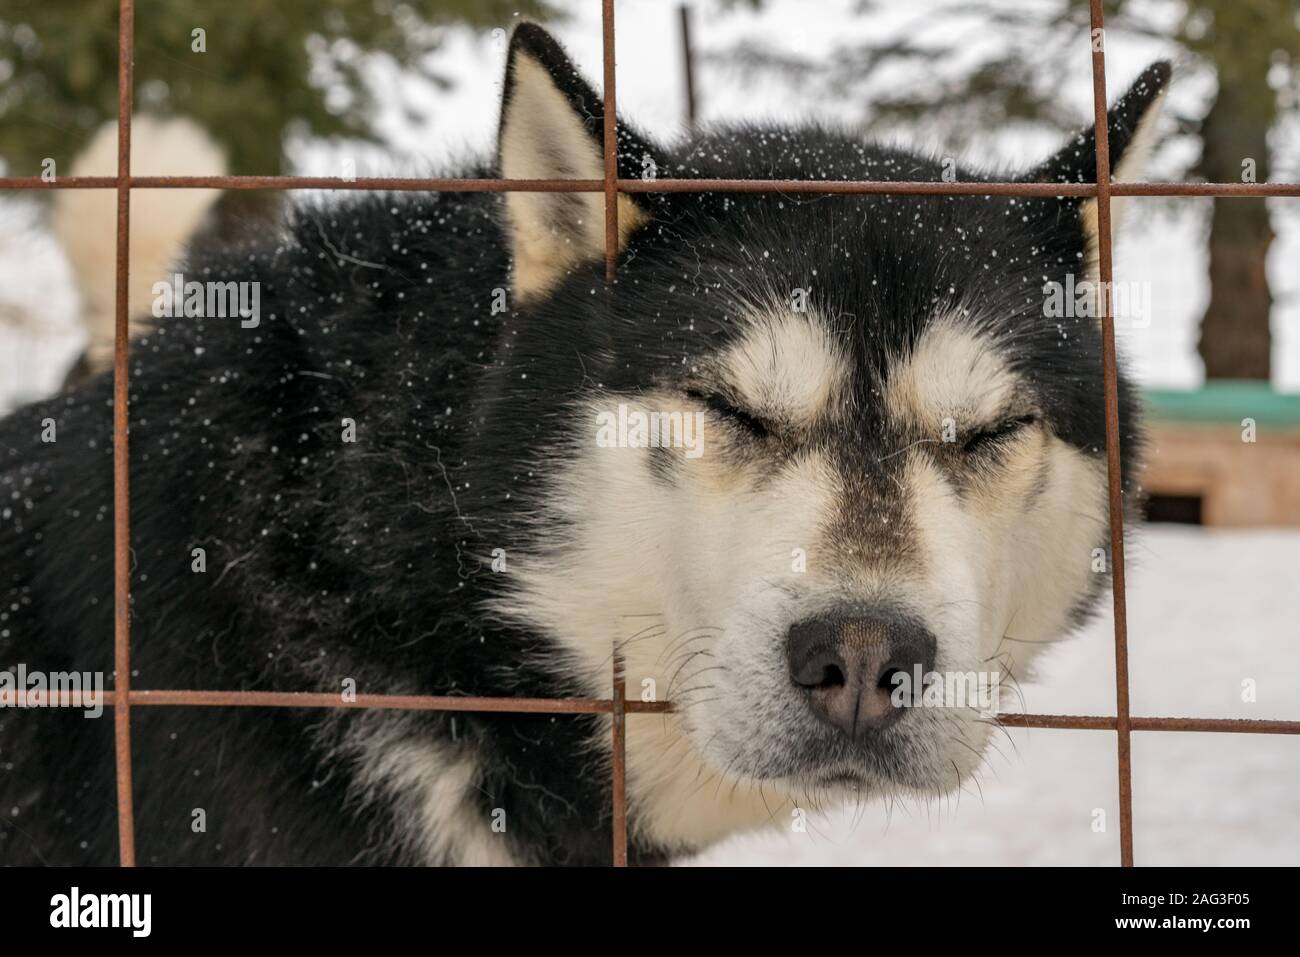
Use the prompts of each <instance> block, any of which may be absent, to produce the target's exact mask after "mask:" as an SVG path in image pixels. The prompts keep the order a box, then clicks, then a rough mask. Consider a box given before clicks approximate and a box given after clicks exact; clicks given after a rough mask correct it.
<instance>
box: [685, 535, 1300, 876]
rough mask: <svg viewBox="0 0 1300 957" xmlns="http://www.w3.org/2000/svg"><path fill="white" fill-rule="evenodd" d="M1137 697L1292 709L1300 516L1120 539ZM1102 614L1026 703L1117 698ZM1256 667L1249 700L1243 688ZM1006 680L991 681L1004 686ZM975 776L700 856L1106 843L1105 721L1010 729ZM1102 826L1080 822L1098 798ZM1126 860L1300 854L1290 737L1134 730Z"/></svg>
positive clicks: (1066, 705)
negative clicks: (971, 782) (1242, 528)
mask: <svg viewBox="0 0 1300 957" xmlns="http://www.w3.org/2000/svg"><path fill="white" fill-rule="evenodd" d="M1130 563H1131V566H1132V567H1131V568H1130V574H1129V580H1130V585H1129V592H1128V595H1129V616H1128V621H1129V648H1130V663H1129V670H1130V678H1131V687H1132V708H1133V713H1134V714H1136V715H1159V716H1171V715H1183V716H1187V715H1191V716H1196V717H1210V718H1228V717H1233V718H1285V719H1289V720H1297V719H1300V668H1297V666H1296V654H1297V646H1298V645H1300V589H1297V588H1296V587H1295V582H1296V572H1297V569H1300V532H1281V531H1252V532H1239V531H1231V532H1230V531H1207V530H1203V529H1193V528H1181V527H1173V526H1152V527H1149V528H1148V529H1146V530H1145V531H1144V532H1143V533H1142V535H1141V538H1140V540H1139V542H1138V544H1137V545H1136V546H1135V547H1133V548H1132V550H1131V559H1130ZM1113 647H1114V646H1113V638H1112V631H1111V618H1110V616H1109V615H1107V616H1106V617H1105V618H1104V619H1103V620H1099V621H1097V622H1096V623H1094V624H1093V625H1092V626H1091V627H1089V628H1088V629H1087V630H1086V631H1085V632H1084V633H1082V634H1081V635H1079V636H1078V637H1077V638H1075V639H1073V640H1070V641H1068V642H1064V643H1062V644H1061V645H1060V647H1059V648H1056V649H1052V650H1051V651H1049V652H1048V653H1047V654H1046V655H1045V656H1044V657H1045V659H1046V660H1045V661H1044V662H1043V664H1042V666H1041V667H1040V669H1039V670H1040V674H1039V675H1038V677H1037V679H1036V680H1033V681H1026V682H1023V684H1022V691H1023V694H1024V703H1023V708H1018V709H1016V710H1026V711H1033V712H1052V713H1058V714H1113V713H1114V707H1115V683H1114V682H1115V670H1114V657H1113V656H1114V650H1113ZM1247 678H1251V679H1254V680H1255V682H1256V685H1257V689H1258V700H1257V703H1255V704H1245V703H1243V702H1242V701H1241V687H1242V682H1243V680H1245V679H1247ZM1008 697H1009V696H1008V695H1007V694H1005V692H1004V694H1003V699H1004V706H1006V705H1005V699H1006V698H1008ZM1010 736H1011V741H1013V742H1014V747H1013V746H1012V744H1011V742H1009V741H1008V740H1007V739H1006V738H1005V737H999V739H997V744H998V747H999V748H1000V749H1001V751H1002V754H1000V755H999V754H996V753H995V754H992V755H991V757H990V759H989V762H988V766H987V767H986V768H985V769H984V770H983V771H982V772H981V774H980V780H979V787H978V788H976V787H974V786H968V787H967V789H966V791H965V792H964V793H962V794H961V795H960V797H959V798H952V799H944V800H942V801H937V802H934V803H931V804H930V805H929V806H928V807H927V806H923V805H922V806H918V805H917V804H915V803H912V804H907V805H903V804H895V805H894V806H893V810H892V814H890V813H889V812H888V810H887V808H886V807H885V806H884V805H883V804H882V803H874V804H869V805H867V806H866V807H865V808H864V809H862V810H860V811H859V812H858V818H859V819H858V821H857V823H856V825H855V824H854V822H853V820H852V815H851V814H850V813H849V812H847V811H846V812H844V813H838V814H835V815H830V816H828V818H823V819H820V820H815V821H814V822H812V823H813V824H814V826H812V827H810V828H809V829H808V831H807V832H806V833H802V834H795V833H788V832H774V833H770V834H759V835H750V836H746V837H743V838H738V839H735V840H732V841H730V842H729V843H727V844H724V845H722V846H719V847H717V848H715V849H713V850H711V851H709V852H708V853H706V854H704V855H702V856H701V857H700V858H698V862H699V863H701V864H744V865H790V864H795V865H836V864H840V865H850V864H897V865H912V864H917V865H920V864H936V865H967V864H1000V865H1014V864H1034V865H1064V864H1087V865H1110V864H1114V863H1116V862H1117V861H1118V859H1119V822H1118V816H1117V815H1118V805H1117V799H1116V788H1117V785H1116V782H1117V771H1116V758H1115V735H1114V734H1113V733H1111V732H1093V731H1046V730H1037V729H1035V730H1012V731H1010ZM1097 809H1101V810H1102V811H1104V812H1105V831H1104V832H1100V833H1099V832H1095V831H1094V830H1093V826H1094V820H1095V815H1096V810H1097ZM1133 817H1134V855H1135V858H1136V860H1137V863H1139V864H1152V865H1153V864H1171V865H1190V864H1210V865H1226V864H1254V865H1259V864H1278V865H1282V864H1285V865H1296V864H1300V740H1298V739H1296V738H1295V737H1291V736H1283V735H1235V734H1234V735H1228V734H1186V733H1181V732H1180V733H1156V732H1135V734H1134V737H1133Z"/></svg>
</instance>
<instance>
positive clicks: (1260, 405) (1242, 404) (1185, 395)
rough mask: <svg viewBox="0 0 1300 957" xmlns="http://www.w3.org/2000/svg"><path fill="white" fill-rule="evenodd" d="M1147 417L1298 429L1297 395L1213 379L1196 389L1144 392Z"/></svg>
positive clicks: (1260, 384) (1299, 403)
mask: <svg viewBox="0 0 1300 957" xmlns="http://www.w3.org/2000/svg"><path fill="white" fill-rule="evenodd" d="M1143 397H1144V398H1145V400H1146V406H1147V414H1148V415H1149V416H1150V417H1151V418H1152V419H1155V420H1157V421H1161V422H1186V423H1189V424H1190V423H1201V424H1206V425H1212V424H1213V425H1218V424H1232V425H1234V426H1240V425H1241V420H1242V419H1254V420H1255V423H1256V424H1257V425H1275V426H1276V425H1281V426H1290V427H1294V428H1297V429H1300V394H1293V393H1285V392H1274V391H1273V389H1272V387H1271V386H1270V385H1269V384H1268V383H1267V382H1259V381H1255V380H1249V379H1215V380H1211V381H1210V382H1207V383H1206V384H1205V385H1204V386H1202V387H1201V388H1199V389H1192V390H1183V389H1147V390H1146V391H1145V393H1144V396H1143Z"/></svg>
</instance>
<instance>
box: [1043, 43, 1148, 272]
mask: <svg viewBox="0 0 1300 957" xmlns="http://www.w3.org/2000/svg"><path fill="white" fill-rule="evenodd" d="M1169 75H1170V66H1169V61H1167V60H1159V61H1157V62H1155V63H1153V64H1151V65H1150V66H1149V67H1147V68H1146V69H1145V70H1143V71H1142V75H1141V76H1139V77H1138V78H1137V79H1136V80H1135V81H1134V82H1133V85H1132V86H1130V87H1129V89H1128V92H1127V93H1125V94H1124V95H1123V96H1122V97H1120V98H1119V100H1117V101H1116V103H1115V105H1114V106H1112V107H1111V108H1110V111H1109V112H1108V113H1107V114H1106V131H1107V139H1108V141H1109V146H1110V171H1111V179H1112V180H1118V181H1130V180H1132V179H1134V178H1136V177H1137V176H1140V175H1141V173H1142V170H1143V168H1144V167H1145V166H1146V161H1147V159H1148V157H1149V156H1150V152H1151V145H1152V141H1153V139H1154V132H1155V127H1156V120H1157V119H1158V117H1159V115H1160V104H1161V101H1162V100H1163V99H1164V95H1165V90H1166V89H1167V88H1168V86H1169ZM1025 180H1027V181H1029V182H1032V183H1093V182H1096V180H1097V131H1096V128H1095V127H1089V128H1088V129H1087V130H1084V131H1083V132H1081V133H1078V134H1076V135H1075V136H1073V137H1071V139H1070V141H1069V142H1068V143H1066V144H1065V146H1064V147H1063V148H1062V149H1061V150H1060V151H1059V152H1057V153H1056V155H1055V156H1053V157H1052V158H1051V159H1049V160H1048V161H1047V162H1045V163H1043V164H1042V165H1041V166H1038V167H1037V168H1036V169H1034V171H1033V172H1031V173H1030V174H1029V175H1028V176H1026V177H1025ZM1068 202H1069V203H1070V204H1071V205H1074V204H1077V208H1078V213H1079V219H1080V222H1081V225H1082V229H1083V234H1084V241H1085V247H1086V251H1087V252H1086V255H1087V268H1088V273H1089V275H1092V274H1093V273H1095V271H1096V263H1097V201H1096V200H1095V199H1091V198H1089V199H1083V200H1078V199H1075V200H1068ZM1121 206H1122V203H1121V202H1120V201H1119V200H1112V201H1111V207H1112V214H1111V224H1112V228H1113V227H1114V226H1115V225H1116V224H1118V222H1119V220H1120V207H1121Z"/></svg>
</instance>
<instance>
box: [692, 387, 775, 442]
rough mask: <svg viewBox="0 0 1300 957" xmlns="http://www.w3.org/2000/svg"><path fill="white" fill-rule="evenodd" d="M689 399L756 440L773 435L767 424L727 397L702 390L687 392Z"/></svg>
mask: <svg viewBox="0 0 1300 957" xmlns="http://www.w3.org/2000/svg"><path fill="white" fill-rule="evenodd" d="M686 396H687V398H691V399H694V400H695V401H696V402H700V403H702V404H703V405H704V406H705V407H707V408H708V410H709V411H710V412H712V413H713V414H714V415H715V416H717V417H718V418H720V419H722V420H723V421H725V422H729V423H731V424H732V425H734V426H736V427H737V428H739V429H741V430H743V431H745V432H747V433H748V434H750V435H751V436H753V437H754V438H756V439H762V438H766V437H767V436H768V435H770V434H771V429H769V428H768V425H767V423H766V422H764V421H763V420H762V419H760V418H759V417H758V416H756V415H752V414H751V413H749V412H746V411H745V410H744V409H740V408H737V407H736V406H735V405H733V404H732V403H731V402H730V401H729V400H728V399H727V398H726V397H725V396H723V395H720V394H718V393H716V392H704V391H702V390H700V389H688V390H686Z"/></svg>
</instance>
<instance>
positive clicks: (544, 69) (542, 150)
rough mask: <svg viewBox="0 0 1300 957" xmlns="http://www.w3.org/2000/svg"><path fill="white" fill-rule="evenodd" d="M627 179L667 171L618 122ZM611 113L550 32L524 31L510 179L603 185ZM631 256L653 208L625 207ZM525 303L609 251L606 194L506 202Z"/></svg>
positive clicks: (506, 165)
mask: <svg viewBox="0 0 1300 957" xmlns="http://www.w3.org/2000/svg"><path fill="white" fill-rule="evenodd" d="M617 129H618V135H617V140H618V142H617V152H618V175H619V176H620V177H623V178H630V177H632V176H640V175H641V172H642V170H643V169H644V168H646V164H647V163H653V164H654V169H656V170H659V169H661V168H662V164H661V161H660V160H659V158H658V157H659V153H658V151H657V150H655V149H653V148H652V147H651V146H650V144H649V142H648V141H646V140H645V139H644V138H643V137H641V136H639V135H637V134H636V133H635V132H633V131H632V130H631V129H630V128H629V127H628V126H627V124H626V123H624V122H623V121H622V120H621V119H620V120H619V122H618V126H617ZM604 145H605V138H604V106H603V104H602V102H601V99H600V97H599V96H597V95H596V91H595V90H593V89H592V88H591V87H590V86H589V85H588V84H587V82H586V81H585V80H584V79H583V78H582V76H581V75H580V74H579V73H578V70H577V68H576V67H575V66H574V65H573V63H572V62H571V61H570V60H569V58H568V57H567V56H565V54H564V51H563V50H562V49H561V48H560V45H559V44H558V43H556V42H555V40H554V38H552V37H551V35H550V34H549V33H547V32H546V31H545V30H543V29H542V28H541V27H539V26H536V25H534V24H531V23H524V24H521V25H520V26H519V27H517V28H516V29H515V32H514V36H513V37H511V40H510V53H509V58H508V61H507V63H506V81H505V93H504V95H503V97H502V102H501V127H500V131H499V134H498V142H497V151H498V161H499V166H500V170H501V175H502V176H503V177H505V178H506V179H594V180H599V179H603V178H604V175H605V159H604ZM618 204H619V205H618V234H619V235H618V240H619V248H620V249H622V248H623V246H624V245H625V244H626V243H627V241H628V239H629V238H630V237H631V235H632V233H633V232H634V231H635V230H636V229H637V228H638V227H640V226H642V225H644V224H645V223H646V222H648V221H649V218H650V212H649V204H648V203H646V202H640V201H637V200H634V199H633V198H632V197H631V196H628V195H626V194H619V199H618ZM506 214H507V218H508V220H509V236H510V244H511V247H512V248H511V252H512V253H513V258H514V290H515V297H516V300H517V301H520V302H526V301H528V300H529V299H531V298H533V297H536V296H538V295H540V294H542V293H545V292H546V291H547V290H549V289H550V288H551V287H552V286H554V285H555V284H556V283H557V282H558V281H559V280H560V279H561V278H562V277H563V276H564V275H565V274H566V273H568V272H569V271H570V270H572V269H573V268H574V267H575V266H577V265H580V264H583V263H588V262H595V261H598V260H600V259H601V258H602V257H603V256H604V251H605V196H604V194H603V193H600V192H582V193H545V192H525V193H507V194H506Z"/></svg>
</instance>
